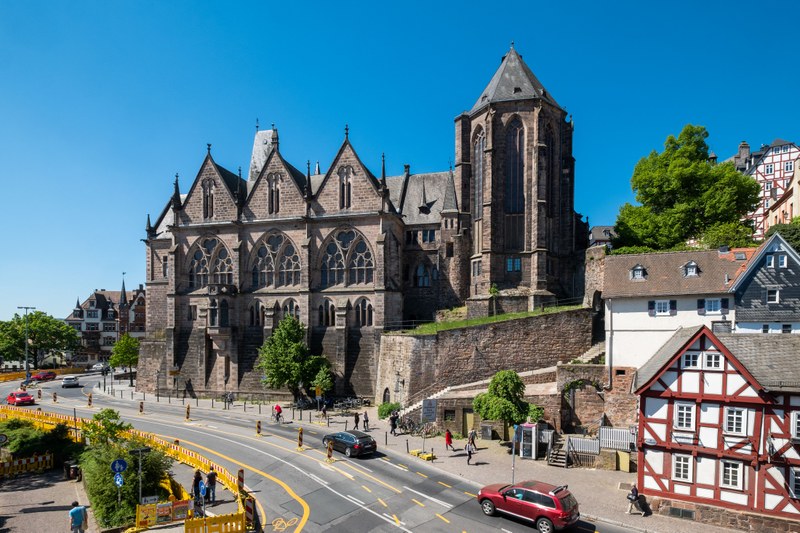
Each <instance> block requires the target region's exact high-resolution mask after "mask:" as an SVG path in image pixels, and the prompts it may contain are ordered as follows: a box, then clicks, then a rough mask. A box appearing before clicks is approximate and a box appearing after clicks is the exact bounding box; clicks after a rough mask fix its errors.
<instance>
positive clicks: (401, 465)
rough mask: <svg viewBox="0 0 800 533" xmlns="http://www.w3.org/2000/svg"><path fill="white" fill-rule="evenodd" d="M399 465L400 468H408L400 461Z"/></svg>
mask: <svg viewBox="0 0 800 533" xmlns="http://www.w3.org/2000/svg"><path fill="white" fill-rule="evenodd" d="M397 466H399V467H400V468H408V467H407V466H406V465H403V464H400V463H397Z"/></svg>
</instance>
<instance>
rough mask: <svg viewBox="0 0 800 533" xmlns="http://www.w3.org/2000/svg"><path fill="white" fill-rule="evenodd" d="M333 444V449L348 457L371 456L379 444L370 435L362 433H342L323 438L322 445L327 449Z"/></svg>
mask: <svg viewBox="0 0 800 533" xmlns="http://www.w3.org/2000/svg"><path fill="white" fill-rule="evenodd" d="M328 442H333V449H334V450H336V451H337V452H342V453H344V454H345V455H346V456H347V457H356V456H359V455H369V454H371V453H372V452H374V451H376V450H377V449H378V444H377V443H376V442H375V439H373V438H372V437H371V436H370V435H367V434H366V433H362V432H361V431H355V430H353V431H340V432H338V433H330V434H328V435H325V436H324V437H322V444H323V445H324V446H325V447H326V448H327V447H328Z"/></svg>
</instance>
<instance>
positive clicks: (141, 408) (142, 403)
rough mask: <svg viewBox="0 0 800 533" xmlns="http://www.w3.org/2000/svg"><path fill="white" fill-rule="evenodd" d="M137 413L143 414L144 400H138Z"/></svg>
mask: <svg viewBox="0 0 800 533" xmlns="http://www.w3.org/2000/svg"><path fill="white" fill-rule="evenodd" d="M139 414H140V415H143V414H144V402H139Z"/></svg>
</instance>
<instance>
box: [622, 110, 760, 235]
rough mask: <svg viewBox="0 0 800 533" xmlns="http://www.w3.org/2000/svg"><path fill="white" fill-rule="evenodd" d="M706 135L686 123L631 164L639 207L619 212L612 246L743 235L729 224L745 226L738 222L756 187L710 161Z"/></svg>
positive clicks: (628, 206) (727, 165) (750, 205)
mask: <svg viewBox="0 0 800 533" xmlns="http://www.w3.org/2000/svg"><path fill="white" fill-rule="evenodd" d="M707 137H708V132H707V131H706V129H705V128H704V127H702V126H693V125H691V124H687V125H686V126H685V127H684V128H683V131H681V133H680V135H678V137H677V138H675V137H674V136H672V135H670V136H669V137H668V138H667V140H666V142H665V143H664V151H663V152H661V153H658V152H656V151H655V150H654V151H653V152H651V153H650V155H648V156H647V157H644V158H642V159H641V160H640V161H639V162H638V163H637V164H636V168H635V169H634V171H633V176H632V178H631V187H632V188H633V191H634V192H635V193H636V201H637V202H639V204H640V205H631V204H629V203H626V204H625V205H623V206H622V207H621V208H620V211H619V215H618V216H617V223H616V225H615V226H614V229H615V231H616V233H617V235H618V237H617V238H616V239H615V240H614V247H615V248H616V247H622V246H647V247H650V248H653V249H655V250H666V249H670V248H673V247H675V246H676V245H679V244H681V243H684V242H686V241H687V240H689V239H693V238H695V239H700V238H702V237H703V236H704V235H708V239H709V240H713V239H717V238H719V237H720V236H721V235H729V236H731V237H732V238H737V239H741V238H743V236H744V235H746V231H745V230H744V229H741V230H737V229H735V228H734V226H736V225H740V226H742V227H743V228H746V223H745V222H741V220H742V219H743V217H744V216H745V215H746V214H747V213H749V212H750V211H752V209H753V207H754V206H755V205H756V203H757V202H758V194H759V186H758V183H756V181H755V180H754V179H753V178H751V177H749V176H745V175H744V174H742V173H740V172H738V171H737V170H736V169H735V168H734V166H733V163H721V164H714V163H712V162H710V161H709V159H708V156H709V150H708V145H707V144H706V138H707ZM740 242H741V241H737V243H740ZM726 244H730V243H726Z"/></svg>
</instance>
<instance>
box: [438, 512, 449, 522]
mask: <svg viewBox="0 0 800 533" xmlns="http://www.w3.org/2000/svg"><path fill="white" fill-rule="evenodd" d="M436 516H438V517H439V518H441V519H442V520H444V521H445V523H446V524H449V523H450V520H448V519H447V518H445V517H443V516H442V515H440V514H439V513H436Z"/></svg>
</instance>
